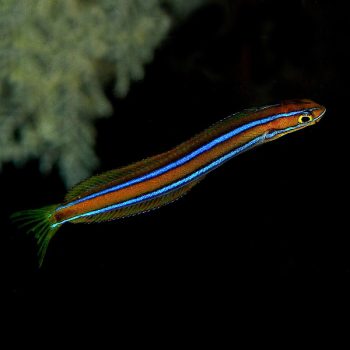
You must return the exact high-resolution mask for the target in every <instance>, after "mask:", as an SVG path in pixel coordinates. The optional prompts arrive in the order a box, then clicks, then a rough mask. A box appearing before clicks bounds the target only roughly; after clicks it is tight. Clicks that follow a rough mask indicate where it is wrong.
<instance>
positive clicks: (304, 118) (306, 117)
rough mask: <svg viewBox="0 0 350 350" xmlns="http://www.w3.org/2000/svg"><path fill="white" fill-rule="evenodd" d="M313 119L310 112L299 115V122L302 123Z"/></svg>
mask: <svg viewBox="0 0 350 350" xmlns="http://www.w3.org/2000/svg"><path fill="white" fill-rule="evenodd" d="M312 120H313V118H312V116H311V115H310V114H303V115H301V116H300V117H299V120H298V121H299V123H300V124H305V123H309V122H311V121H312Z"/></svg>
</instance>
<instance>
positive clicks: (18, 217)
mask: <svg viewBox="0 0 350 350" xmlns="http://www.w3.org/2000/svg"><path fill="white" fill-rule="evenodd" d="M56 208H57V205H50V206H47V207H44V208H40V209H32V210H23V211H19V212H17V213H14V214H12V216H11V219H12V220H13V221H14V222H16V223H18V227H20V228H23V229H25V230H26V231H27V233H28V234H34V237H35V238H36V240H37V244H38V258H39V266H41V265H42V263H43V260H44V257H45V254H46V251H47V247H48V245H49V243H50V240H51V238H52V237H53V236H54V235H55V233H56V232H57V230H58V229H59V228H60V225H57V226H53V222H52V220H51V217H52V214H53V212H54V210H55V209H56Z"/></svg>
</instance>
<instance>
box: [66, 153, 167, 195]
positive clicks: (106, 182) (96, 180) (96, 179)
mask: <svg viewBox="0 0 350 350" xmlns="http://www.w3.org/2000/svg"><path fill="white" fill-rule="evenodd" d="M165 157H166V155H165V154H158V155H156V156H154V157H150V158H146V159H143V160H141V161H139V162H136V163H133V164H130V165H127V166H124V167H121V168H117V169H114V170H110V171H107V172H105V173H102V174H99V175H95V176H92V177H90V178H88V179H86V180H83V181H82V182H80V183H78V184H77V185H75V186H74V187H73V188H72V189H71V190H70V191H69V192H68V193H67V194H66V196H65V201H66V202H69V201H72V200H75V199H78V198H80V197H83V196H85V195H88V194H90V193H93V192H94V191H100V190H102V189H103V188H105V187H107V186H110V185H112V184H113V185H116V184H118V183H121V182H125V181H128V180H130V179H132V178H133V177H135V176H139V175H141V174H143V173H146V172H147V171H151V170H152V169H155V168H157V167H158V166H160V165H161V163H162V162H161V160H162V159H164V158H165Z"/></svg>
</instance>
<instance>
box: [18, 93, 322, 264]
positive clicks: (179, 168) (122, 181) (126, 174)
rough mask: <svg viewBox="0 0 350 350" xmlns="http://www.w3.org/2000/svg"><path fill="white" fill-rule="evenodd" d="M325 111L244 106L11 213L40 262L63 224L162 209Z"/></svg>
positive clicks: (294, 103)
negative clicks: (165, 147) (59, 197)
mask: <svg viewBox="0 0 350 350" xmlns="http://www.w3.org/2000/svg"><path fill="white" fill-rule="evenodd" d="M325 112H326V108H325V107H324V106H322V105H320V104H318V103H316V102H313V101H311V100H308V99H300V100H287V101H283V102H281V103H278V104H274V105H268V106H264V107H258V108H249V109H245V110H243V111H242V112H238V113H235V114H232V115H230V116H229V117H227V118H225V119H222V120H220V121H218V122H216V123H215V124H214V125H212V126H211V127H209V128H207V129H206V130H204V131H202V132H201V133H198V134H197V135H196V136H194V137H192V138H191V139H189V140H187V141H185V142H183V143H181V144H180V145H178V146H177V147H174V148H173V149H171V150H169V151H167V152H164V153H161V154H158V155H156V156H153V157H150V158H146V159H143V160H141V161H138V162H136V163H133V164H131V165H127V166H124V167H120V168H117V169H114V170H110V171H107V172H105V173H102V174H99V175H95V176H92V177H90V178H88V179H86V180H84V181H82V182H81V183H79V184H77V185H76V186H74V187H73V188H72V189H71V190H69V191H68V193H67V194H66V196H65V197H64V200H63V201H62V203H60V204H55V205H50V206H46V207H43V208H40V209H32V210H24V211H20V212H17V213H14V214H13V215H12V218H13V219H14V220H15V221H17V222H18V223H19V226H22V227H25V228H26V229H27V232H28V233H31V234H33V235H34V237H35V238H36V240H37V244H38V259H39V266H41V265H42V263H43V260H44V257H45V254H46V251H47V248H48V245H49V242H50V241H51V239H52V237H53V236H54V235H55V234H56V232H57V230H58V229H59V228H60V227H61V226H62V225H63V224H66V223H100V222H104V221H111V220H115V219H119V218H124V217H129V216H133V215H136V214H140V213H145V212H148V211H150V210H153V209H156V208H160V207H162V206H164V205H166V204H169V203H171V202H174V201H175V200H177V199H179V198H180V197H182V196H184V195H185V194H186V193H187V192H188V191H189V190H190V189H191V188H192V187H193V186H195V185H196V184H198V183H199V182H200V181H201V180H202V179H203V178H204V177H205V176H207V175H208V174H209V173H210V172H211V171H213V170H214V169H216V168H218V167H220V166H221V165H222V164H224V163H225V162H227V161H228V160H230V159H231V158H234V157H235V156H237V155H239V154H241V153H243V152H246V151H248V150H250V149H252V148H255V147H256V146H259V145H262V144H264V143H266V142H270V141H273V140H276V139H278V138H280V137H282V136H284V135H287V134H289V133H291V132H295V131H297V130H301V129H304V128H306V127H308V126H311V125H314V124H316V123H317V122H318V121H320V120H321V118H322V117H323V115H324V114H325Z"/></svg>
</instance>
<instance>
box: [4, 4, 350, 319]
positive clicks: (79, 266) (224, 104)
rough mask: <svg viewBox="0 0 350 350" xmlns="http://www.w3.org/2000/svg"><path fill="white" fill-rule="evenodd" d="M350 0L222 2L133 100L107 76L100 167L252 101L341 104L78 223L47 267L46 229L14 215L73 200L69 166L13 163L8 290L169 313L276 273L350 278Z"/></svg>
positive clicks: (289, 277)
mask: <svg viewBox="0 0 350 350" xmlns="http://www.w3.org/2000/svg"><path fill="white" fill-rule="evenodd" d="M342 3H343V2H340V1H339V2H334V1H332V2H331V1H328V2H320V1H316V0H309V1H306V0H305V1H258V0H255V1H254V0H246V1H238V0H237V1H214V2H212V3H210V4H208V5H207V6H205V7H203V8H201V9H200V10H199V11H197V12H196V13H194V14H193V15H192V16H191V17H190V18H188V19H187V20H186V21H184V22H183V23H180V24H178V26H177V27H176V28H175V29H174V30H173V31H172V32H171V33H170V35H169V36H168V37H167V39H166V40H165V42H164V43H163V45H162V46H161V47H160V48H159V49H158V50H157V52H156V55H155V59H154V61H153V62H152V63H151V64H149V65H148V66H147V68H146V75H145V79H144V80H143V81H142V82H139V83H135V84H134V85H133V86H132V88H131V91H130V93H129V94H128V96H127V97H126V98H125V99H121V100H119V99H115V98H114V97H113V93H112V91H107V93H108V94H109V96H110V98H111V101H112V102H113V105H114V107H115V116H114V117H112V118H109V119H105V120H103V121H100V122H99V123H98V125H97V131H98V138H97V152H98V155H99V157H100V159H101V166H100V169H98V172H101V171H105V170H109V169H113V168H116V167H118V166H121V165H125V164H128V163H130V162H133V161H136V160H139V159H142V158H144V157H146V156H149V155H153V154H156V153H159V152H162V151H165V150H167V149H170V148H171V147H173V146H175V145H177V144H178V143H180V142H182V141H184V140H186V139H187V138H189V137H191V136H192V135H194V134H195V133H197V132H199V131H201V130H202V129H204V128H206V127H207V126H209V125H211V124H212V123H214V122H215V121H217V120H219V119H221V118H223V117H225V116H227V115H229V114H231V113H233V112H236V111H240V110H242V109H245V108H247V107H253V106H260V105H266V104H271V103H276V102H278V101H280V100H284V99H291V98H292V99H295V98H310V99H313V100H315V101H316V102H318V103H320V104H323V105H325V106H326V107H327V113H326V115H325V117H324V118H323V120H322V121H321V122H320V123H319V124H317V125H316V126H314V127H310V128H307V129H305V130H303V131H300V132H297V133H293V134H290V135H288V136H286V137H283V138H281V139H279V140H277V141H275V142H271V143H269V144H267V145H264V146H263V147H259V148H256V149H254V150H252V151H250V152H247V153H245V154H243V155H240V156H239V157H237V158H235V159H233V160H232V161H230V162H229V163H227V164H225V165H224V166H222V167H221V168H219V169H218V170H216V171H215V172H213V173H212V174H210V176H207V178H206V179H205V181H202V182H201V183H200V184H199V185H198V186H196V187H195V188H194V189H193V190H191V192H190V193H189V194H188V195H187V196H186V197H185V198H183V199H181V200H179V201H177V202H176V203H174V204H171V205H169V206H166V207H164V208H162V209H160V210H156V211H153V212H150V213H148V214H146V215H139V216H136V217H132V218H127V219H122V220H119V221H116V222H112V223H106V224H95V225H71V224H67V225H64V227H62V228H61V229H60V231H59V232H58V234H57V235H56V236H55V237H54V239H53V240H52V242H51V244H50V246H49V249H48V253H47V256H46V260H45V262H44V265H43V267H42V268H41V269H40V270H39V269H38V268H37V258H36V244H35V241H34V239H33V237H30V236H26V235H24V234H23V232H20V231H18V230H17V228H16V227H14V226H13V225H12V224H11V222H10V220H9V218H8V217H9V215H10V214H11V213H12V212H14V211H17V210H21V209H25V208H36V207H41V206H44V205H47V204H51V203H58V202H60V201H61V200H62V198H63V196H64V193H65V192H66V190H65V188H64V186H63V184H62V183H61V180H60V178H59V176H58V174H57V173H53V174H51V175H49V176H45V175H41V174H40V173H39V171H38V167H37V163H36V162H34V161H33V162H31V163H29V164H28V165H27V166H26V167H24V168H22V169H16V168H14V167H13V166H12V165H10V164H9V165H8V166H7V167H5V168H4V169H3V171H2V173H1V184H2V196H1V205H2V210H1V236H0V240H1V241H0V249H1V252H0V255H1V268H2V272H1V279H2V281H1V282H2V289H3V290H4V291H5V292H6V293H7V294H8V295H9V296H11V297H15V298H16V299H17V300H18V301H20V300H22V301H25V302H27V301H32V300H35V298H38V297H39V298H43V297H45V298H47V299H50V300H61V301H62V300H71V301H73V302H74V301H76V300H80V301H81V300H82V299H84V300H95V301H96V300H100V301H99V302H101V303H103V300H110V299H114V300H115V302H116V303H118V305H119V306H118V308H119V312H121V313H122V314H123V315H128V316H125V317H126V318H127V317H131V318H132V314H133V312H136V311H135V310H137V311H138V312H140V311H142V310H144V311H145V313H146V314H147V313H152V312H159V317H161V315H162V313H163V312H164V313H167V312H169V310H170V311H172V312H175V313H176V312H177V313H181V312H182V311H184V310H185V309H186V310H188V307H189V305H191V310H197V311H196V312H199V313H205V312H206V310H208V308H213V309H215V308H216V307H218V308H220V307H221V306H223V305H225V306H227V305H229V304H230V303H233V302H234V300H233V295H234V294H235V293H237V292H238V293H240V294H241V295H243V294H244V293H245V292H246V291H247V290H249V291H250V293H253V294H254V291H255V290H259V291H261V290H262V289H264V288H265V287H266V286H268V285H269V284H270V283H271V282H275V281H284V282H287V283H289V284H290V285H293V284H294V283H295V282H296V281H298V282H301V281H302V282H301V283H299V284H298V285H299V286H300V285H303V284H304V283H309V282H310V281H312V280H314V279H322V280H324V281H326V280H327V281H333V282H334V281H338V282H339V281H340V283H343V282H344V283H347V280H348V279H349V278H350V257H349V243H350V241H349V237H348V236H349V235H348V227H347V226H343V225H342V223H341V221H342V219H343V218H344V216H343V215H342V214H340V208H344V206H346V204H341V198H342V194H343V196H344V197H345V189H346V188H348V179H347V181H346V182H345V181H343V180H342V179H344V178H345V176H344V172H345V170H344V168H345V165H344V163H345V164H346V163H347V158H344V157H342V156H340V152H341V151H342V150H344V149H345V148H344V147H342V146H341V144H340V143H341V142H340V140H341V138H340V136H339V131H340V130H341V129H343V130H344V129H345V125H344V124H342V123H341V121H343V120H344V121H345V120H346V118H347V117H348V115H347V104H348V99H349V89H348V82H347V79H346V75H347V74H348V70H349V68H348V67H349V55H348V52H347V48H346V46H347V45H345V43H346V42H348V35H347V32H346V27H347V18H346V13H347V12H346V11H345V9H344V8H342V5H341V4H342ZM345 198H346V197H345ZM324 283H325V284H328V282H327V283H326V282H324ZM252 286H253V288H251V287H252ZM299 292H300V291H299ZM236 300H237V299H236ZM203 305H206V306H205V307H203ZM155 310H156V311H155ZM138 315H139V314H138ZM139 316H140V315H139Z"/></svg>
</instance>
